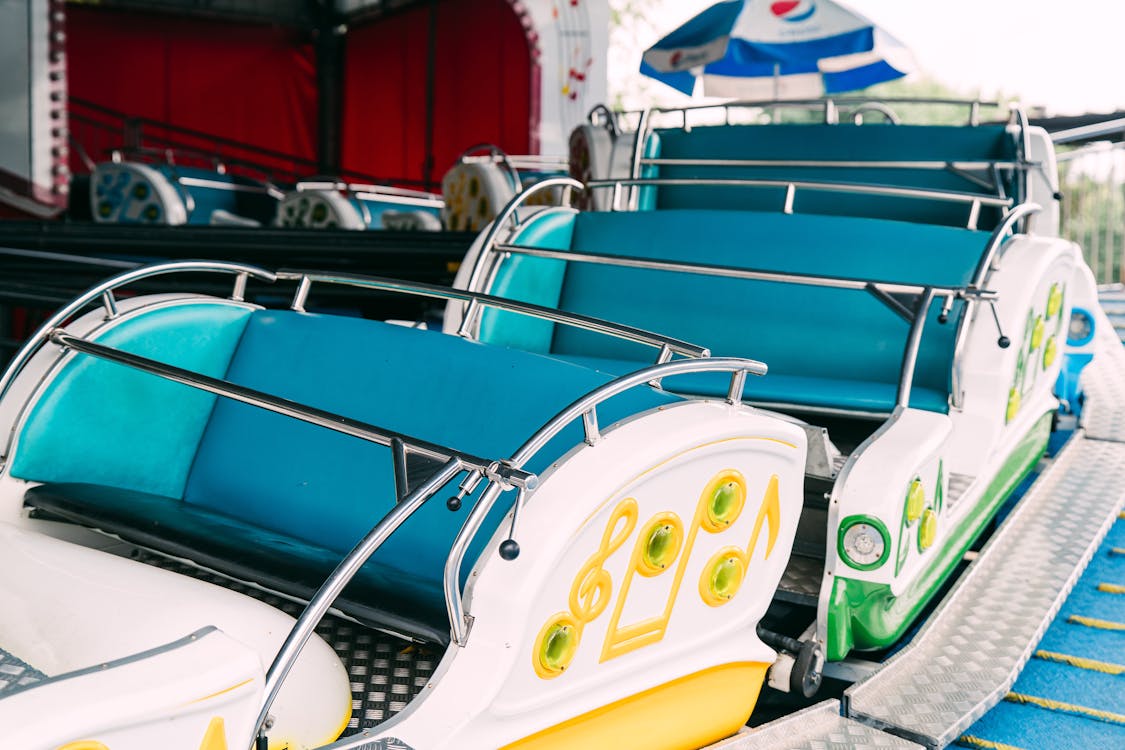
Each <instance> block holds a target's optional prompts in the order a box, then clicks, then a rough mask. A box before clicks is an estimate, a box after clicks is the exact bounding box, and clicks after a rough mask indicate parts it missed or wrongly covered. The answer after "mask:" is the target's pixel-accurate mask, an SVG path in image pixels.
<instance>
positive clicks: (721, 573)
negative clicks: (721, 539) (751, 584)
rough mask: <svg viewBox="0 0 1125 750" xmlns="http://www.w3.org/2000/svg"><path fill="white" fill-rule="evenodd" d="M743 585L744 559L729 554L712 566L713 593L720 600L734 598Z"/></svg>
mask: <svg viewBox="0 0 1125 750" xmlns="http://www.w3.org/2000/svg"><path fill="white" fill-rule="evenodd" d="M740 586H742V560H740V559H739V558H737V557H735V556H734V555H729V556H727V557H723V558H722V559H720V560H719V561H718V562H716V563H715V564H714V565H713V566H712V567H711V587H710V588H711V593H712V594H713V595H714V596H715V598H716V599H718V600H720V601H727V600H730V599H733V598H734V595H735V594H737V593H738V589H739V587H740Z"/></svg>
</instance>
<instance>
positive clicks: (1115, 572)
mask: <svg viewBox="0 0 1125 750" xmlns="http://www.w3.org/2000/svg"><path fill="white" fill-rule="evenodd" d="M1115 549H1118V550H1121V549H1125V520H1121V519H1118V520H1117V521H1116V522H1115V523H1114V525H1113V527H1112V528H1111V529H1110V531H1109V534H1108V535H1107V536H1106V539H1105V541H1104V542H1102V545H1101V547H1100V548H1099V549H1098V551H1097V553H1096V554H1095V555H1094V558H1093V559H1092V560H1091V561H1090V564H1089V566H1088V567H1087V568H1086V571H1085V573H1083V575H1082V577H1081V578H1080V579H1079V581H1078V583H1077V584H1076V585H1075V587H1074V590H1073V591H1072V592H1071V594H1070V596H1069V597H1068V598H1067V600H1066V602H1065V603H1064V604H1063V607H1062V610H1061V611H1060V612H1059V614H1058V616H1057V617H1056V618H1055V621H1054V622H1053V623H1051V627H1050V628H1048V630H1047V633H1046V634H1045V635H1044V637H1043V639H1042V641H1040V643H1039V646H1038V648H1037V653H1038V652H1040V651H1046V652H1052V653H1055V654H1063V655H1066V656H1070V657H1078V658H1080V659H1089V660H1095V661H1098V662H1107V663H1109V664H1114V665H1118V666H1125V593H1110V592H1106V591H1099V590H1098V586H1099V585H1100V584H1110V585H1116V586H1125V554H1115V553H1114V550H1115ZM997 615H998V616H1000V613H997ZM1072 617H1080V618H1084V619H1086V620H1087V621H1092V622H1093V624H1099V622H1100V623H1101V624H1102V625H1103V627H1091V626H1090V625H1084V624H1081V623H1079V622H1075V621H1073V620H1072V619H1071V618H1072ZM1106 624H1109V625H1112V624H1117V625H1118V626H1119V627H1121V628H1122V629H1118V630H1115V629H1108V628H1107V627H1105V625H1106ZM1012 692H1013V693H1015V694H1019V695H1024V696H1030V697H1032V698H1034V699H1043V700H1044V701H1046V702H1048V703H1049V704H1050V705H1049V706H1041V705H1034V704H1030V703H1016V702H1012V701H1010V700H1008V701H1004V702H1001V703H1000V704H999V705H997V706H996V707H995V708H993V709H992V710H991V711H989V712H988V713H987V714H985V716H984V717H983V718H982V719H981V720H980V721H978V722H977V723H976V724H974V725H973V726H972V727H971V728H970V729H969V731H968V732H966V735H969V736H970V737H972V738H976V739H977V740H983V741H985V742H986V743H999V744H1001V745H1007V746H1012V747H1016V748H1021V749H1023V750H1038V749H1039V748H1044V749H1046V748H1125V673H1122V674H1107V673H1105V672H1100V671H1094V670H1092V669H1084V668H1081V667H1078V666H1072V665H1070V664H1062V663H1057V662H1054V661H1049V660H1047V659H1043V658H1038V657H1033V658H1032V659H1031V660H1030V661H1029V662H1028V664H1027V666H1026V667H1025V668H1024V670H1023V672H1022V673H1021V674H1020V677H1019V679H1018V680H1017V681H1016V684H1015V686H1014V687H1013V688H1012ZM1078 709H1085V711H1081V712H1079V713H1074V711H1076V710H1078ZM957 744H958V745H959V746H963V747H990V745H987V744H974V743H972V742H971V741H969V740H968V738H963V741H959V742H958V743H957Z"/></svg>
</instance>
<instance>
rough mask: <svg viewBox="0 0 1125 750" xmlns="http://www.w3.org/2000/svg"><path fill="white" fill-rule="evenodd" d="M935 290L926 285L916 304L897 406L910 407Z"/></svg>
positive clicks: (903, 353) (897, 393)
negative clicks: (912, 389) (911, 390)
mask: <svg viewBox="0 0 1125 750" xmlns="http://www.w3.org/2000/svg"><path fill="white" fill-rule="evenodd" d="M934 297H935V294H934V290H933V289H932V288H931V287H926V288H925V289H924V290H923V291H922V294H921V296H920V297H919V298H918V303H917V304H916V305H915V306H914V321H913V322H912V323H911V324H910V333H909V334H908V336H907V339H906V348H905V349H904V350H903V352H902V371H901V373H900V374H899V381H898V391H897V392H896V394H895V406H896V407H898V408H902V409H906V408H909V407H910V389H911V388H913V387H914V369H915V367H916V366H917V364H918V349H919V348H920V347H921V345H922V331H923V329H924V328H925V327H926V316H927V315H928V314H929V311H930V304H931V303H932V302H933V301H934Z"/></svg>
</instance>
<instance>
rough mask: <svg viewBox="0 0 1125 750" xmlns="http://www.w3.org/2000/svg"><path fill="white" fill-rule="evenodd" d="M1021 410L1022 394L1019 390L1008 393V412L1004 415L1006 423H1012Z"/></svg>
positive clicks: (1015, 389) (1014, 389)
mask: <svg viewBox="0 0 1125 750" xmlns="http://www.w3.org/2000/svg"><path fill="white" fill-rule="evenodd" d="M1019 410H1020V392H1019V389H1018V388H1012V389H1011V390H1010V391H1008V410H1007V411H1006V412H1005V413H1004V421H1006V422H1011V421H1012V420H1013V419H1015V418H1016V414H1018V413H1019Z"/></svg>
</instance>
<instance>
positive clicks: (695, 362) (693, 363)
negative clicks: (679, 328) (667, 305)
mask: <svg viewBox="0 0 1125 750" xmlns="http://www.w3.org/2000/svg"><path fill="white" fill-rule="evenodd" d="M766 369H767V368H766V365H765V364H763V363H762V362H757V361H755V360H752V359H739V358H736V357H716V358H714V359H682V360H677V361H675V362H665V363H663V364H658V365H653V366H651V367H646V368H644V369H642V370H637V371H636V372H633V373H630V374H628V375H623V376H622V377H619V378H617V379H615V380H611V381H610V382H608V383H606V384H605V385H603V386H601V387H600V388H597V389H596V390H593V391H591V392H590V393H588V394H586V395H585V396H582V397H581V398H579V399H578V400H576V401H574V402H573V403H571V404H570V405H569V406H567V407H566V408H564V409H563V410H562V411H560V412H559V413H558V414H556V415H555V416H554V417H552V418H551V419H550V420H549V421H548V422H547V423H546V424H544V425H543V426H542V427H540V428H539V430H538V431H536V433H535V434H534V435H532V436H531V437H530V438H528V440H527V441H526V442H525V443H524V444H523V445H522V446H521V447H520V448H519V450H517V451H516V452H515V454H513V455H512V458H511V460H510V461H509V463H510V464H511V466H512V467H513V468H515V467H522V466H523V465H524V464H526V463H527V462H528V461H529V460H531V458H532V457H534V456H535V454H536V453H538V452H539V451H540V450H541V449H542V448H543V447H544V446H545V445H547V443H548V442H549V441H550V440H551V438H553V437H555V436H556V435H558V434H559V433H560V432H561V431H562V430H563V429H564V428H565V427H566V426H567V425H569V424H570V423H571V422H574V421H575V420H578V419H581V420H582V425H583V429H584V432H585V439H586V442H587V443H588V444H592V443H594V442H597V440H598V438H599V435H598V434H597V424H598V420H597V407H598V405H599V404H601V403H602V402H604V401H606V400H607V399H610V398H612V397H613V396H616V395H617V394H619V393H621V392H623V391H627V390H629V389H630V388H635V387H636V386H639V385H645V384H659V383H660V382H661V381H663V380H664V379H665V378H669V377H674V376H676V375H683V374H687V373H700V372H727V373H730V375H731V387H730V389H729V392H728V395H727V401H728V402H730V403H741V402H742V396H743V394H742V386H743V384H744V383H745V378H746V375H747V374H750V375H765V374H766ZM587 415H589V416H587ZM503 491H504V488H503V487H502V486H500V485H499V484H498V483H496V482H493V483H492V484H491V485H490V486H489V487H488V488H487V489H485V491H484V492H483V493H482V494H481V498H480V500H479V501H478V502H477V504H476V505H475V506H473V510H472V511H471V512H470V513H469V517H468V518H467V519H465V524H464V526H462V527H461V531H460V532H459V533H458V534H457V538H456V539H454V541H453V546H452V547H451V548H450V551H449V557H447V558H446V560H445V575H444V581H443V588H444V591H445V604H446V608H447V609H448V610H449V613H450V623H451V626H452V631H451V633H450V636H451V640H452V642H453V643H455V644H457V645H459V646H463V645H465V643H466V641H467V639H468V635H469V630H470V628H471V627H472V622H473V618H472V616H471V615H469V614H467V613H466V612H465V610H464V607H463V605H462V602H461V585H460V574H461V565H462V563H463V562H464V559H465V553H466V551H467V550H468V548H469V544H470V543H471V542H472V540H473V537H474V536H475V535H476V533H477V532H478V531H479V529H480V527H481V524H482V523H484V519H485V517H486V516H487V515H488V514H489V512H490V511H491V510H492V506H493V505H494V504H495V502H496V499H497V498H498V497H499V496H500V493H501V492H503Z"/></svg>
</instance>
